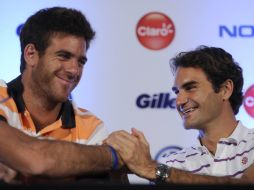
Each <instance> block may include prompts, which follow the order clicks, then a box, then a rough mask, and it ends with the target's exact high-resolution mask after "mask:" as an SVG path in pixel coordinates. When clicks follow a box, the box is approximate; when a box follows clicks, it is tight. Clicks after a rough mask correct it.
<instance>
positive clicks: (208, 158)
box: [161, 121, 254, 178]
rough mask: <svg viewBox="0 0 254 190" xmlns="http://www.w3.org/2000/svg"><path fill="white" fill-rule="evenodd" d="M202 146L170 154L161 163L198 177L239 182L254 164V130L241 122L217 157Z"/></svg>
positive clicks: (220, 145)
mask: <svg viewBox="0 0 254 190" xmlns="http://www.w3.org/2000/svg"><path fill="white" fill-rule="evenodd" d="M198 144H199V145H198V146H195V147H194V146H192V147H190V148H185V149H183V150H181V151H179V152H177V153H173V154H170V155H168V156H167V157H164V158H162V159H161V162H162V163H164V164H167V165H168V166H170V167H174V168H178V169H182V170H185V171H190V172H191V173H195V174H203V175H212V176H230V177H235V178H240V177H241V176H242V175H243V172H244V171H245V170H246V169H247V168H248V167H249V166H250V165H251V164H252V163H253V162H254V129H248V128H246V127H244V126H243V125H242V123H241V122H240V121H239V122H238V125H237V127H236V129H235V130H234V132H233V133H232V134H231V135H230V136H229V137H228V138H221V139H220V140H219V142H218V143H217V149H216V153H215V155H212V154H211V153H210V152H209V151H208V149H207V148H206V147H205V146H202V145H201V144H200V142H198Z"/></svg>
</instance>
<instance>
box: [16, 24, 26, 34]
mask: <svg viewBox="0 0 254 190" xmlns="http://www.w3.org/2000/svg"><path fill="white" fill-rule="evenodd" d="M23 26H24V24H20V25H19V26H18V27H17V29H16V34H17V35H18V36H19V35H20V32H21V30H22V28H23Z"/></svg>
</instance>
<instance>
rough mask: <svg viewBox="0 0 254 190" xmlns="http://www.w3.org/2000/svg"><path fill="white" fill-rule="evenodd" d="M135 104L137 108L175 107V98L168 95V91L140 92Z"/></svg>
mask: <svg viewBox="0 0 254 190" xmlns="http://www.w3.org/2000/svg"><path fill="white" fill-rule="evenodd" d="M136 105H137V107H139V108H142V109H145V108H154V109H158V108H170V109H175V108H176V99H175V98H171V97H170V93H159V94H153V95H149V94H145V93H144V94H141V95H139V96H138V98H137V100H136Z"/></svg>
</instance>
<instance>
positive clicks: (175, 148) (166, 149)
mask: <svg viewBox="0 0 254 190" xmlns="http://www.w3.org/2000/svg"><path fill="white" fill-rule="evenodd" d="M182 149H183V148H182V147H180V146H177V145H173V146H167V147H164V148H162V149H161V150H159V152H158V153H157V154H156V155H155V160H156V161H158V162H160V160H161V159H162V158H165V157H168V156H169V155H170V154H173V153H176V152H178V151H180V150H182Z"/></svg>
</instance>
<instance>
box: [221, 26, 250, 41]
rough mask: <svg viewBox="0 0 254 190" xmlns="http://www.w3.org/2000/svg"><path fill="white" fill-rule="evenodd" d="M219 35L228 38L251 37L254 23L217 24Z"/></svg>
mask: <svg viewBox="0 0 254 190" xmlns="http://www.w3.org/2000/svg"><path fill="white" fill-rule="evenodd" d="M219 36H220V37H221V38H223V37H226V36H227V37H230V38H252V37H254V25H239V26H238V25H233V26H226V25H220V26H219Z"/></svg>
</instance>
